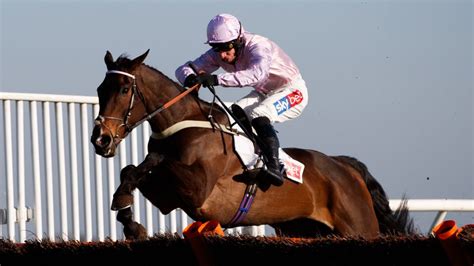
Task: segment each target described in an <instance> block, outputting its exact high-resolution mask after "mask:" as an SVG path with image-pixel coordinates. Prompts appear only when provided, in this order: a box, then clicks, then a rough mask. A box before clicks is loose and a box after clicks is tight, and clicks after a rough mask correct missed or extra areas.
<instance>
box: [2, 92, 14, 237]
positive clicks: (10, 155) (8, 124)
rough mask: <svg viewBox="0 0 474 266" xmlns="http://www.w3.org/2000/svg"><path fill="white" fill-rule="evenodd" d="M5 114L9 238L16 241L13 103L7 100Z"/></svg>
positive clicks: (4, 106) (4, 107)
mask: <svg viewBox="0 0 474 266" xmlns="http://www.w3.org/2000/svg"><path fill="white" fill-rule="evenodd" d="M3 109H4V116H5V146H6V147H5V158H6V160H7V163H6V167H7V224H8V239H9V240H11V241H13V242H15V218H16V210H15V202H14V198H15V195H14V194H15V191H14V186H13V185H14V183H13V147H12V119H11V103H10V100H6V101H5V103H4V105H3Z"/></svg>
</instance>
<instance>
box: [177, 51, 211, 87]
mask: <svg viewBox="0 0 474 266" xmlns="http://www.w3.org/2000/svg"><path fill="white" fill-rule="evenodd" d="M212 53H213V51H212V50H209V51H207V52H206V53H204V54H202V55H201V56H199V57H198V58H196V59H195V60H194V61H188V62H186V63H185V64H184V65H182V66H180V67H178V68H177V69H176V71H175V75H176V78H177V79H178V81H179V82H180V83H181V84H184V80H185V79H186V77H187V76H189V75H191V74H194V75H197V74H198V73H195V72H194V70H193V69H192V68H191V67H190V66H189V64H192V65H193V67H194V68H195V69H196V70H197V71H198V72H205V73H209V74H210V73H212V72H214V71H216V70H217V69H219V64H218V63H217V62H216V60H215V58H213V56H212Z"/></svg>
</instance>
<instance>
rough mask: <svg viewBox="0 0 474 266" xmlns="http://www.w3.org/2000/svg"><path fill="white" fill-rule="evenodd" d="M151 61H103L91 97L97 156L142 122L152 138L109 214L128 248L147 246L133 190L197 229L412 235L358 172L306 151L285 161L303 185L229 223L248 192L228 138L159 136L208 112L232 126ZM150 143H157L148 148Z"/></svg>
mask: <svg viewBox="0 0 474 266" xmlns="http://www.w3.org/2000/svg"><path fill="white" fill-rule="evenodd" d="M149 51H150V50H149V49H148V50H147V51H146V52H145V53H143V54H142V55H140V56H137V57H136V58H134V59H130V58H128V56H126V55H124V54H122V55H121V56H119V57H118V58H117V60H115V61H114V59H113V56H112V54H111V53H110V52H109V51H107V52H106V55H105V57H104V61H105V64H106V67H107V72H106V75H105V78H104V80H103V81H102V83H101V84H100V85H99V87H98V88H97V94H98V98H99V105H100V110H99V115H98V117H97V118H96V120H95V126H94V128H93V131H92V135H91V142H92V144H93V146H94V148H95V152H96V154H98V155H100V156H103V157H112V156H114V155H115V152H116V148H117V146H118V145H119V143H120V141H121V140H122V139H124V138H126V137H127V135H128V134H129V133H130V132H131V131H132V130H133V128H135V127H136V126H138V125H139V124H141V123H143V122H145V121H146V122H148V123H149V125H150V127H151V130H152V132H153V134H152V137H150V139H149V142H148V155H147V156H146V158H145V159H144V161H143V162H142V163H140V164H139V165H138V166H135V165H128V166H126V167H124V168H123V169H122V170H121V171H120V185H119V186H118V188H117V190H116V192H115V193H114V198H113V202H112V206H111V208H112V209H113V210H118V213H117V220H118V221H120V222H121V223H122V224H123V227H124V228H123V231H124V234H125V236H126V238H127V239H142V238H146V237H147V236H146V230H145V229H144V227H143V226H142V225H141V224H139V223H137V222H135V221H133V216H132V210H131V208H130V206H131V205H132V204H133V196H132V191H134V189H136V188H138V189H139V191H140V192H141V193H142V194H143V195H144V197H145V198H147V199H148V200H149V201H150V202H151V203H152V204H153V205H154V206H156V207H157V208H158V209H159V210H160V211H161V212H162V213H163V214H168V213H169V212H171V211H172V210H174V209H176V208H181V209H182V210H183V211H184V212H185V213H186V214H187V215H188V216H190V217H191V218H192V219H194V220H195V221H203V222H204V221H209V220H216V221H218V222H219V223H220V224H222V226H223V227H235V226H248V225H261V224H268V225H270V226H271V227H273V228H274V229H275V233H276V234H277V235H278V236H288V237H321V236H328V235H338V236H356V237H363V238H374V237H377V236H379V235H381V234H389V233H396V234H410V233H412V232H413V225H412V220H411V218H410V217H409V215H408V209H407V208H406V204H401V205H400V206H399V207H398V209H397V210H396V211H392V210H391V209H390V207H389V202H388V199H387V196H386V194H385V191H384V190H383V188H382V186H381V185H380V183H378V181H377V180H376V179H375V178H374V177H373V176H372V175H371V174H370V173H369V171H368V169H367V167H366V165H364V163H362V162H360V161H359V160H357V159H355V158H353V157H349V156H328V155H325V154H323V153H322V152H319V151H315V150H310V149H302V148H284V151H285V152H286V153H287V154H288V155H290V156H291V157H292V158H294V159H296V160H298V161H300V162H301V163H303V164H304V165H305V169H304V174H303V178H304V182H303V183H301V184H298V183H295V182H292V181H289V180H285V183H284V184H283V185H282V186H278V187H277V186H271V187H267V188H266V189H260V187H259V188H257V189H256V192H255V193H256V196H255V198H254V201H253V205H252V207H251V208H250V209H249V210H248V211H247V213H246V216H245V218H243V219H240V220H239V221H238V222H237V223H235V222H234V223H231V222H230V221H231V220H232V218H233V215H234V214H235V213H236V211H237V210H238V209H239V204H240V203H241V200H242V197H243V195H244V193H245V191H246V189H248V184H247V183H246V182H243V181H238V179H236V177H237V176H239V175H241V174H242V172H243V167H242V163H241V161H240V160H239V158H238V156H237V154H236V152H235V151H234V150H233V146H232V145H233V143H232V142H233V139H232V136H231V134H228V133H227V132H223V131H221V130H219V129H218V128H212V127H211V128H209V127H208V128H203V127H185V128H182V129H181V130H179V131H176V132H174V133H170V134H168V135H166V134H164V132H167V129H169V128H170V127H172V126H173V125H176V124H178V123H179V122H182V121H187V120H198V121H201V122H204V123H206V122H209V121H208V115H209V113H210V111H211V110H212V114H213V115H212V116H213V119H214V120H215V122H216V123H219V124H221V125H229V118H228V116H227V115H226V114H225V112H224V110H223V109H222V108H216V105H213V104H212V103H211V102H208V101H205V100H203V99H201V98H199V95H198V93H197V92H196V90H194V91H193V92H192V93H189V92H190V91H191V89H186V88H184V87H182V86H181V85H180V84H178V83H177V82H175V81H173V80H172V79H170V78H169V77H167V76H166V75H165V74H163V73H162V72H160V71H159V70H157V69H155V68H153V67H151V66H149V65H146V64H144V63H143V62H144V60H145V58H146V56H147V55H148V52H149ZM155 134H158V135H162V137H160V138H154V137H153V135H155ZM236 180H237V181H236Z"/></svg>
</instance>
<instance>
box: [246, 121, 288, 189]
mask: <svg viewBox="0 0 474 266" xmlns="http://www.w3.org/2000/svg"><path fill="white" fill-rule="evenodd" d="M252 126H253V127H254V128H255V131H257V135H258V136H259V138H260V139H261V141H262V142H263V143H262V146H264V147H261V148H262V150H263V154H264V155H265V158H266V165H267V176H268V178H269V180H270V183H271V184H272V185H275V186H281V185H283V180H284V179H283V176H282V173H281V171H280V161H279V159H278V148H279V147H280V143H279V141H278V136H277V134H276V132H275V129H274V128H273V126H272V124H271V123H270V120H269V119H268V118H267V117H257V118H255V119H253V120H252Z"/></svg>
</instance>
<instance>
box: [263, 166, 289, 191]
mask: <svg viewBox="0 0 474 266" xmlns="http://www.w3.org/2000/svg"><path fill="white" fill-rule="evenodd" d="M265 173H266V177H265V179H266V180H268V181H270V184H272V185H274V186H277V187H279V186H281V185H283V182H284V180H285V179H284V178H283V175H282V174H281V172H279V171H278V173H276V172H275V171H273V169H269V168H268V167H267V168H266V169H265Z"/></svg>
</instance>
